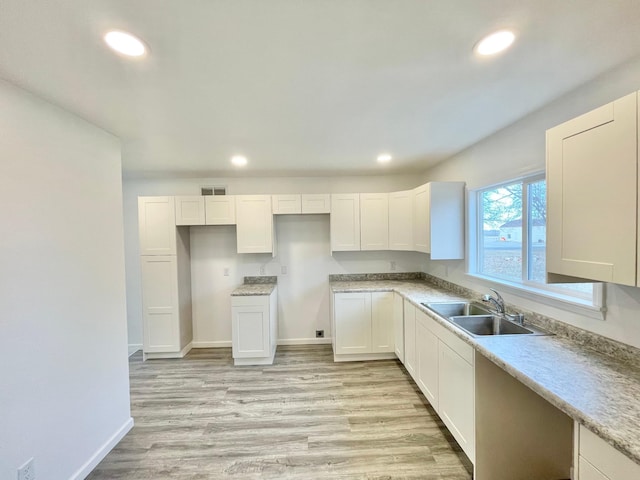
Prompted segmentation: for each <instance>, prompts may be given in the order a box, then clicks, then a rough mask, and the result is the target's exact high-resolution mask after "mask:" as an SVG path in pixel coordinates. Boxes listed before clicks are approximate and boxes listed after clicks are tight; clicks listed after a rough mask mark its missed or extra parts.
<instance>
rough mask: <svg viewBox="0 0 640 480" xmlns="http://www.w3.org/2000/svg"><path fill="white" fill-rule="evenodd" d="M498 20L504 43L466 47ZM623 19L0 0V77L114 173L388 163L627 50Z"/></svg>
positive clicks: (507, 1) (630, 18)
mask: <svg viewBox="0 0 640 480" xmlns="http://www.w3.org/2000/svg"><path fill="white" fill-rule="evenodd" d="M504 27H508V28H513V29H515V30H516V31H517V32H518V35H519V36H518V38H517V40H516V43H515V44H514V46H513V47H512V48H511V49H510V50H508V51H507V52H505V53H503V54H501V55H499V56H497V57H495V58H492V59H490V60H488V59H484V60H479V59H478V58H476V57H475V56H474V54H473V51H472V48H473V45H474V44H475V42H477V41H478V40H479V39H480V38H481V37H482V36H484V35H485V34H487V33H490V32H491V31H493V30H495V29H498V28H504ZM109 29H122V30H127V31H130V32H132V33H134V34H136V35H138V36H140V37H141V38H143V39H144V40H145V41H146V42H147V43H148V45H149V46H150V48H151V54H150V55H149V56H147V57H146V58H144V59H137V60H131V59H125V58H123V57H120V56H117V55H115V54H113V53H112V52H111V51H110V50H108V49H107V48H106V47H105V45H104V43H103V42H102V36H103V34H104V33H105V32H106V31H107V30H109ZM639 31H640V2H639V1H638V0H606V1H603V0H565V1H558V0H518V1H517V2H514V1H513V0H189V1H179V0H173V1H170V0H136V1H131V0H91V1H86V0H58V1H55V2H51V1H45V0H33V1H28V2H25V1H24V0H0V77H2V78H5V79H6V80H9V81H10V82H13V83H15V84H17V85H19V86H22V87H24V88H26V89H28V90H31V91H32V92H35V93H36V94H38V95H40V96H42V97H44V98H46V99H48V100H50V101H52V102H54V103H57V104H59V105H61V106H63V107H64V108H66V109H68V110H70V111H72V112H74V113H76V114H78V115H80V116H81V117H83V118H85V119H87V120H89V121H90V122H92V123H94V124H96V125H98V126H100V127H102V128H104V129H105V130H108V131H110V132H112V133H114V134H115V135H117V136H119V137H120V138H121V140H122V146H123V170H124V174H125V176H131V177H139V176H200V175H209V176H214V175H237V174H240V173H239V172H238V169H237V168H236V167H233V166H232V165H231V164H230V162H229V159H230V157H231V156H232V155H234V154H244V155H246V156H247V157H248V159H249V165H247V166H246V167H244V169H243V170H242V173H241V174H242V175H251V176H255V175H336V174H338V175H353V174H380V173H383V172H384V173H389V172H393V173H399V172H411V171H424V170H425V169H426V168H427V167H428V166H430V165H432V164H434V163H437V162H439V161H441V160H443V159H445V158H447V157H450V156H452V155H453V154H455V153H457V152H459V151H461V150H463V149H464V148H466V147H468V146H470V145H472V144H473V143H475V142H477V141H479V140H480V139H482V138H484V137H486V136H488V135H490V134H491V133H493V132H495V131H497V130H499V129H501V128H503V127H505V126H506V125H508V124H510V123H512V122H513V121H515V120H517V119H518V118H520V117H522V116H524V115H526V114H527V113H529V112H531V111H533V110H535V109H537V108H539V107H541V106H542V105H544V104H545V103H547V102H549V101H551V100H552V99H554V98H556V97H558V96H559V95H561V94H563V93H565V92H567V91H569V90H571V89H573V88H575V87H577V86H578V85H580V84H582V83H584V82H586V81H588V80H590V79H592V78H593V77H595V76H597V75H599V74H601V73H603V72H605V71H607V70H609V69H611V68H613V67H614V66H616V65H618V64H620V63H622V62H624V61H626V60H628V59H630V58H632V57H635V56H638V55H640V34H638V32H639ZM540 134H541V135H542V132H540ZM383 151H384V152H389V153H391V154H392V155H393V157H394V160H393V161H392V162H391V163H390V164H388V165H385V166H381V165H378V164H377V163H376V161H375V159H376V157H377V155H378V154H379V153H381V152H383Z"/></svg>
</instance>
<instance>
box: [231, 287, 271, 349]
mask: <svg viewBox="0 0 640 480" xmlns="http://www.w3.org/2000/svg"><path fill="white" fill-rule="evenodd" d="M268 300H269V297H266V296H255V297H251V296H247V297H232V300H231V321H232V325H231V334H232V350H233V358H254V357H258V358H261V357H269V356H270V355H271V335H270V333H271V328H270V323H269V313H270V308H269V302H268Z"/></svg>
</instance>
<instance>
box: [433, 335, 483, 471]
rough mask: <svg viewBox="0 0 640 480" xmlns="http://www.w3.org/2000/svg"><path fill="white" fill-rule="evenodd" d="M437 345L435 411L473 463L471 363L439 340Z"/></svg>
mask: <svg viewBox="0 0 640 480" xmlns="http://www.w3.org/2000/svg"><path fill="white" fill-rule="evenodd" d="M438 348H439V352H440V354H439V368H438V379H439V380H438V396H439V400H438V403H439V409H438V413H439V414H440V418H442V421H443V422H444V423H445V425H446V426H447V428H448V429H449V431H450V432H451V434H452V435H453V437H454V438H455V439H456V441H457V442H458V443H459V444H460V446H461V447H462V449H463V450H464V452H465V453H466V454H467V456H468V457H469V459H470V460H471V461H472V462H475V413H474V408H475V383H474V369H473V365H471V364H469V363H467V361H466V360H465V359H463V358H462V357H461V356H460V355H458V354H457V353H456V352H455V351H453V350H452V349H451V348H450V347H449V346H448V345H447V344H445V343H444V342H442V341H440V343H439V347H438Z"/></svg>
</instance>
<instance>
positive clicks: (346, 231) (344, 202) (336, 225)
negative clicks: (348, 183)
mask: <svg viewBox="0 0 640 480" xmlns="http://www.w3.org/2000/svg"><path fill="white" fill-rule="evenodd" d="M329 221H330V227H331V233H330V235H331V251H332V252H340V251H353V250H360V195H359V194H357V193H339V194H332V195H331V216H330V220H329Z"/></svg>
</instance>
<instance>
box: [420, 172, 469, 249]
mask: <svg viewBox="0 0 640 480" xmlns="http://www.w3.org/2000/svg"><path fill="white" fill-rule="evenodd" d="M413 192H414V212H413V213H414V221H413V232H414V234H413V238H414V243H415V245H414V249H415V250H416V251H418V252H424V253H429V254H431V259H432V260H454V259H462V258H464V182H431V183H427V184H425V185H421V186H419V187H418V188H416V189H414V191H413Z"/></svg>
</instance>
